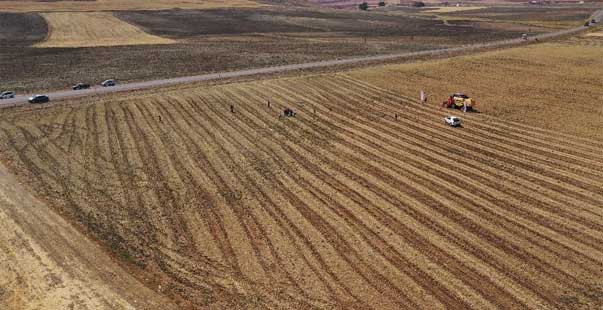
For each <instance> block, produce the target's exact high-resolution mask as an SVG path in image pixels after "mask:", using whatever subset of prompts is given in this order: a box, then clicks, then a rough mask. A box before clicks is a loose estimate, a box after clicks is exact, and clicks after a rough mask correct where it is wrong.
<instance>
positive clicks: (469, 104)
mask: <svg viewBox="0 0 603 310" xmlns="http://www.w3.org/2000/svg"><path fill="white" fill-rule="evenodd" d="M442 105H443V106H445V107H447V108H450V109H461V110H462V109H464V108H465V107H466V108H467V111H472V110H473V107H474V106H475V100H474V99H473V98H471V97H469V96H467V95H465V94H463V93H454V94H452V95H450V96H449V97H448V100H446V101H444V102H443V103H442Z"/></svg>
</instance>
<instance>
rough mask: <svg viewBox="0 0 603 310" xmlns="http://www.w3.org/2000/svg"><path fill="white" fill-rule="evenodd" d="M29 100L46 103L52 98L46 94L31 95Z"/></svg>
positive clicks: (30, 101)
mask: <svg viewBox="0 0 603 310" xmlns="http://www.w3.org/2000/svg"><path fill="white" fill-rule="evenodd" d="M27 101H29V103H45V102H48V101H50V98H48V96H46V95H33V96H31V97H29V99H28V100H27Z"/></svg>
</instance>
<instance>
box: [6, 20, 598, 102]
mask: <svg viewBox="0 0 603 310" xmlns="http://www.w3.org/2000/svg"><path fill="white" fill-rule="evenodd" d="M592 18H594V19H595V20H597V22H601V21H602V20H603V11H602V10H598V11H596V12H595V13H594V14H593V15H592ZM587 28H588V27H585V26H580V27H576V28H571V29H566V30H561V31H556V32H551V33H546V34H541V35H535V36H530V37H528V40H527V41H526V40H524V39H522V38H517V39H512V40H500V41H493V42H487V43H479V44H472V45H466V46H461V47H453V48H447V49H437V50H426V51H420V52H409V53H397V54H387V55H377V56H365V57H355V58H347V59H337V60H327V61H319V62H308V63H301V64H291V65H283V66H274V67H265V68H257V69H247V70H238V71H230V72H221V73H211V74H203V75H195V76H185V77H178V78H170V79H160V80H152V81H145V82H135V83H127V84H118V85H117V86H114V87H101V86H95V87H92V88H90V89H86V90H77V91H74V90H60V91H55V92H50V93H45V95H48V96H49V97H50V100H51V102H53V101H58V100H63V99H69V98H76V97H85V96H92V95H101V94H108V93H115V92H124V91H132V90H141V89H148V88H158V87H163V86H171V85H177V84H185V83H194V82H202V81H212V80H221V79H228V78H233V77H243V76H250V75H258V74H271V73H281V72H287V71H295V70H303V69H316V68H325V67H333V66H340V65H350V64H358V63H366V62H374V61H384V60H395V59H405V58H412V57H421V56H439V55H445V54H449V53H451V54H455V53H460V52H470V51H474V50H480V49H485V48H495V47H506V46H514V45H520V44H526V43H527V42H533V41H541V40H546V39H552V38H556V37H560V36H565V35H571V34H575V33H578V32H581V31H583V30H585V29H587ZM73 82H74V83H75V82H77V81H73ZM29 96H31V95H18V96H16V97H15V98H13V99H5V100H0V108H6V107H11V106H16V105H23V104H27V99H28V97H29Z"/></svg>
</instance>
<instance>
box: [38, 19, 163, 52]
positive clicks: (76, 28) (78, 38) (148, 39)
mask: <svg viewBox="0 0 603 310" xmlns="http://www.w3.org/2000/svg"><path fill="white" fill-rule="evenodd" d="M42 16H44V18H45V19H46V21H47V22H48V25H49V28H50V31H49V32H50V34H49V37H48V39H47V40H46V41H44V42H42V43H39V44H37V45H36V47H93V46H120V45H141V44H171V43H174V42H175V41H174V40H171V39H166V38H161V37H158V36H154V35H151V34H148V33H146V32H144V31H143V30H141V29H140V28H138V27H136V26H133V25H131V24H128V23H126V22H124V21H122V20H120V19H118V18H116V17H115V16H113V14H112V13H104V12H94V13H42Z"/></svg>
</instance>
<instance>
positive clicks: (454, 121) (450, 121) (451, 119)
mask: <svg viewBox="0 0 603 310" xmlns="http://www.w3.org/2000/svg"><path fill="white" fill-rule="evenodd" d="M444 121H445V122H446V124H447V125H448V126H452V127H459V126H461V118H460V117H456V116H446V117H444Z"/></svg>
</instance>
